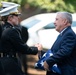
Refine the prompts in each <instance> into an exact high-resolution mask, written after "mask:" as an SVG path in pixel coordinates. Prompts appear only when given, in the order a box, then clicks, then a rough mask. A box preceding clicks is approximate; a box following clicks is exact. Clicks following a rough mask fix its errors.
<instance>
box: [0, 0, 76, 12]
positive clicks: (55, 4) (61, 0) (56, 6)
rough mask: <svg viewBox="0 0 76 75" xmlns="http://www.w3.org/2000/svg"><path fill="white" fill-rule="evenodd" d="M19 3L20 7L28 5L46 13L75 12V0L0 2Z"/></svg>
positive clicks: (14, 0) (13, 0)
mask: <svg viewBox="0 0 76 75" xmlns="http://www.w3.org/2000/svg"><path fill="white" fill-rule="evenodd" d="M1 1H10V2H16V3H20V4H21V6H22V7H23V6H25V5H27V4H28V5H29V7H31V8H33V7H38V8H40V9H46V10H47V12H53V11H54V12H55V11H69V12H72V13H74V12H76V7H75V5H76V0H1Z"/></svg>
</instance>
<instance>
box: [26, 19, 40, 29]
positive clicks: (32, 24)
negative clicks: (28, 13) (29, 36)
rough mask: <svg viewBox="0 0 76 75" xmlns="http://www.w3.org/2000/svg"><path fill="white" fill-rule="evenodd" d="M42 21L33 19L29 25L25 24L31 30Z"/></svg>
mask: <svg viewBox="0 0 76 75" xmlns="http://www.w3.org/2000/svg"><path fill="white" fill-rule="evenodd" d="M39 22H40V20H38V19H33V20H32V21H30V22H28V23H27V24H25V26H26V27H27V28H28V29H29V28H31V27H32V26H34V25H36V24H37V23H39Z"/></svg>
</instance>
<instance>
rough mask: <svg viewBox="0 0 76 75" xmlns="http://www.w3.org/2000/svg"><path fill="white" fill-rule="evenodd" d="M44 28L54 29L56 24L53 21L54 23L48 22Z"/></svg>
mask: <svg viewBox="0 0 76 75" xmlns="http://www.w3.org/2000/svg"><path fill="white" fill-rule="evenodd" d="M43 28H44V29H52V28H55V26H54V23H53V22H52V23H49V24H47V25H46V26H45V27H43Z"/></svg>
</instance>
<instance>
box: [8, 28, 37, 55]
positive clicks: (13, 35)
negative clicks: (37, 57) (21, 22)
mask: <svg viewBox="0 0 76 75" xmlns="http://www.w3.org/2000/svg"><path fill="white" fill-rule="evenodd" d="M9 36H10V37H9V39H10V42H11V44H12V45H13V47H14V49H15V50H16V51H17V52H20V53H24V54H37V53H38V49H37V48H36V47H28V46H27V45H26V44H24V42H23V41H22V38H21V35H20V33H19V32H18V31H17V30H16V29H12V30H11V32H10V34H9Z"/></svg>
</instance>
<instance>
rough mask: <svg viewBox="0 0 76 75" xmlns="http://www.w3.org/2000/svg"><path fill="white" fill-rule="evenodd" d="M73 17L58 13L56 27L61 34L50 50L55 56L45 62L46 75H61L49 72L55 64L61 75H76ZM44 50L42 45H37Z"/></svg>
mask: <svg viewBox="0 0 76 75" xmlns="http://www.w3.org/2000/svg"><path fill="white" fill-rule="evenodd" d="M71 24H72V15H71V14H70V13H68V12H58V13H57V16H56V19H55V22H54V25H55V29H56V31H58V32H59V33H60V34H59V36H58V37H57V40H56V41H55V43H54V44H53V46H52V48H51V49H50V50H51V51H52V53H53V56H51V57H49V58H48V59H47V60H46V61H45V62H44V68H45V70H47V74H46V75H60V74H57V73H54V72H53V71H49V68H50V67H52V66H53V64H57V65H58V67H59V68H60V70H61V75H76V48H75V45H76V35H75V33H74V32H73V30H72V29H71ZM36 46H37V47H38V49H42V46H41V45H40V44H37V45H36Z"/></svg>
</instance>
